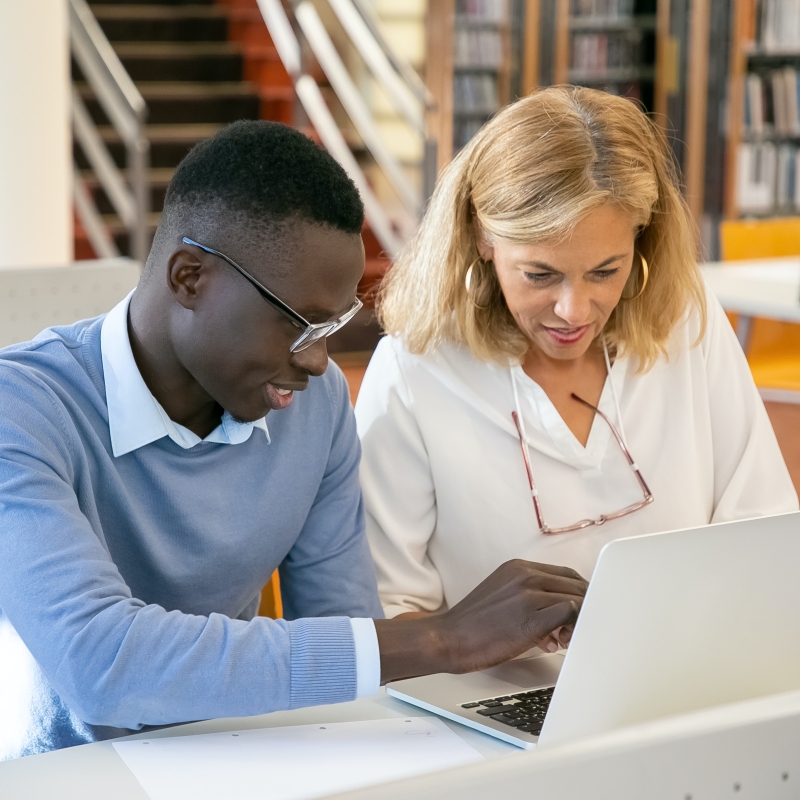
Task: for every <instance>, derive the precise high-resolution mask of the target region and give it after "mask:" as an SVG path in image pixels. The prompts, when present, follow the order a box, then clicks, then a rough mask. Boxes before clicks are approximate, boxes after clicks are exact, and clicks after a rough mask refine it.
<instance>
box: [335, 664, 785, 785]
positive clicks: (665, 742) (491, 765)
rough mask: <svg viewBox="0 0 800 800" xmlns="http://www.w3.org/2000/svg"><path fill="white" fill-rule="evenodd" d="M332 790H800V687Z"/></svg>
mask: <svg viewBox="0 0 800 800" xmlns="http://www.w3.org/2000/svg"><path fill="white" fill-rule="evenodd" d="M765 655H768V653H767V654H765ZM338 797H340V798H344V797H347V798H349V800H409V798H413V800H434V798H435V800H493V799H494V798H502V800H721V799H722V798H732V800H744V798H749V799H750V800H788V798H798V797H800V692H791V693H787V694H782V695H775V696H772V697H767V698H761V699H758V700H749V701H746V702H744V703H736V704H732V705H729V706H721V707H719V708H716V709H710V710H706V711H702V712H698V713H695V714H687V715H684V716H681V717H673V718H670V719H666V720H661V721H659V722H653V723H648V724H646V725H640V726H636V727H633V728H627V729H625V730H620V731H615V732H614V733H611V734H607V735H605V736H598V737H593V738H590V739H584V740H582V741H579V742H574V743H573V744H569V745H563V746H552V747H543V748H541V749H539V750H532V751H526V752H520V753H519V754H513V755H510V756H507V757H505V758H501V759H497V760H493V761H487V762H484V763H481V764H475V765H473V766H468V767H461V768H459V769H455V770H447V771H446V772H440V773H436V774H434V775H429V776H426V777H421V778H413V779H409V780H404V781H398V782H397V783H391V784H386V785H384V786H379V787H374V788H371V789H363V790H360V791H358V792H350V793H348V794H347V795H338Z"/></svg>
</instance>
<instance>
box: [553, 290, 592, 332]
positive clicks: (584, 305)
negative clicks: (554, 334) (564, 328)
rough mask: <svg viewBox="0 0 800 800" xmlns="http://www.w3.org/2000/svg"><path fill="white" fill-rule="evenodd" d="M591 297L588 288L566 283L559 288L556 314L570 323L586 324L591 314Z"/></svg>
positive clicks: (577, 325) (576, 325)
mask: <svg viewBox="0 0 800 800" xmlns="http://www.w3.org/2000/svg"><path fill="white" fill-rule="evenodd" d="M591 307H592V303H591V298H590V297H589V291H588V289H585V288H583V287H576V286H572V285H570V284H565V285H564V286H562V287H561V288H560V290H559V293H558V297H557V299H556V304H555V312H556V314H557V315H558V316H559V317H560V318H561V319H563V320H564V322H566V323H567V324H568V325H574V326H575V327H579V326H580V325H585V324H586V323H587V321H588V320H589V316H590V315H591Z"/></svg>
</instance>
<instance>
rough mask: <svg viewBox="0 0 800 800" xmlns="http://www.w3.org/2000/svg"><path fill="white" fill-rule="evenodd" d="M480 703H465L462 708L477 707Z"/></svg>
mask: <svg viewBox="0 0 800 800" xmlns="http://www.w3.org/2000/svg"><path fill="white" fill-rule="evenodd" d="M479 705H480V703H464V704H462V706H461V708H477V707H478V706H479Z"/></svg>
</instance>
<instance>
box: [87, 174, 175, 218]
mask: <svg viewBox="0 0 800 800" xmlns="http://www.w3.org/2000/svg"><path fill="white" fill-rule="evenodd" d="M174 174H175V170H174V169H173V168H171V167H162V168H160V169H151V170H149V171H148V173H147V178H148V181H147V182H148V185H149V187H150V209H151V210H152V211H154V212H160V211H161V210H162V209H163V208H164V197H165V196H166V194H167V187H168V186H169V182H170V181H171V180H172V176H173V175H174ZM123 175H124V176H125V178H126V179H127V177H128V171H127V170H123ZM81 177H82V178H83V181H84V184H85V185H86V188H87V189H88V190H89V191H90V192H91V193H92V197H93V198H94V202H95V205H96V206H97V210H98V211H99V212H100V213H101V214H115V213H116V209H115V208H114V205H113V203H112V202H111V201H110V200H109V199H108V196H107V195H106V193H105V191H104V190H103V187H102V186H101V185H100V181H99V179H98V178H97V176H96V175H95V174H94V172H92V171H91V170H81Z"/></svg>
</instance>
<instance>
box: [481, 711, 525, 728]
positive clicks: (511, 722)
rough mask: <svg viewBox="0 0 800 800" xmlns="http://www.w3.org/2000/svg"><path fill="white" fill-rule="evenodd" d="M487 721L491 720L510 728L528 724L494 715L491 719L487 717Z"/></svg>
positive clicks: (523, 721) (503, 715)
mask: <svg viewBox="0 0 800 800" xmlns="http://www.w3.org/2000/svg"><path fill="white" fill-rule="evenodd" d="M489 719H493V720H494V721H495V722H500V723H502V724H503V725H510V726H511V727H512V728H519V727H520V726H521V725H527V724H528V722H527V720H523V719H512V718H511V717H507V716H506V715H505V714H495V715H494V716H493V717H489Z"/></svg>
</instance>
